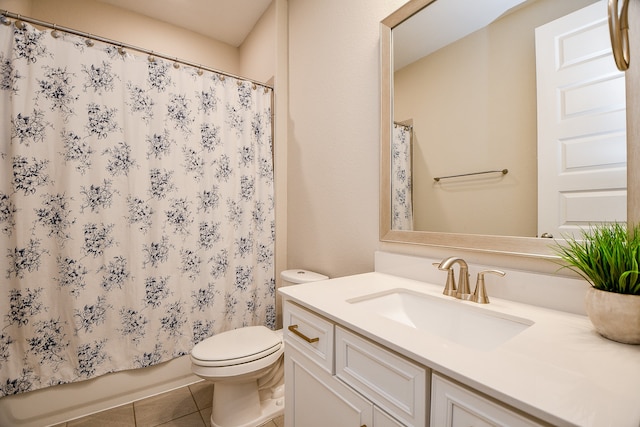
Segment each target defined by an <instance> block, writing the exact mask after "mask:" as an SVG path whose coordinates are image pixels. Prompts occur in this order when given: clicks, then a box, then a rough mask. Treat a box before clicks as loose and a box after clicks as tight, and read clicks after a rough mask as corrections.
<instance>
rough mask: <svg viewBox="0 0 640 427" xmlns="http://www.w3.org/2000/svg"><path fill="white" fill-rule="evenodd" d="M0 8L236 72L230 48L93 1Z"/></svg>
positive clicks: (9, 3)
mask: <svg viewBox="0 0 640 427" xmlns="http://www.w3.org/2000/svg"><path fill="white" fill-rule="evenodd" d="M29 3H31V7H30V8H29V7H27V5H28V4H29ZM0 9H5V10H8V11H10V12H15V13H20V14H23V15H26V16H29V17H32V18H36V19H39V20H41V21H45V22H50V23H54V24H57V25H60V26H64V27H69V28H72V29H75V30H79V31H83V32H86V33H91V34H95V35H97V36H101V37H106V38H108V39H112V40H114V41H119V42H123V43H127V44H130V45H133V46H138V47H141V48H145V49H149V50H153V51H156V52H160V53H163V54H166V55H168V56H171V57H173V56H175V57H177V58H180V59H183V60H186V61H190V62H194V63H196V64H202V65H204V66H207V67H211V68H214V69H218V70H222V71H225V72H228V73H231V74H239V72H240V54H239V51H238V49H237V48H235V47H233V46H230V45H228V44H226V43H222V42H219V41H217V40H213V39H211V38H208V37H205V36H203V35H201V34H198V33H195V32H193V31H189V30H186V29H183V28H180V27H176V26H174V25H171V24H167V23H164V22H160V21H157V20H155V19H151V18H147V17H145V16H142V15H139V14H137V13H133V12H128V11H125V10H123V9H120V8H118V7H114V6H111V5H109V4H106V3H100V2H97V1H95V0H55V1H52V0H30V1H26V2H25V1H24V0H18V1H16V0H0Z"/></svg>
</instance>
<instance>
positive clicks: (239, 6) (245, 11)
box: [98, 0, 271, 47]
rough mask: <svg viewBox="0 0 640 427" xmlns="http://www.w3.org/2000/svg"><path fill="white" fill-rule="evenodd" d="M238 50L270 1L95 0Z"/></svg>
mask: <svg viewBox="0 0 640 427" xmlns="http://www.w3.org/2000/svg"><path fill="white" fill-rule="evenodd" d="M98 1H100V2H102V3H108V4H111V5H113V6H117V7H120V8H122V9H127V10H130V11H132V12H136V13H139V14H141V15H145V16H148V17H150V18H154V19H157V20H159V21H163V22H167V23H170V24H173V25H176V26H178V27H182V28H187V29H189V30H191V31H195V32H197V33H200V34H203V35H205V36H207V37H211V38H213V39H216V40H219V41H222V42H224V43H227V44H229V45H231V46H235V47H238V46H240V45H241V44H242V42H243V41H244V39H245V38H246V37H247V35H248V34H249V33H250V32H251V30H252V29H253V27H254V26H255V24H256V22H258V20H259V19H260V17H261V16H262V14H263V13H264V12H265V11H266V10H267V8H268V7H269V5H270V4H271V0H98Z"/></svg>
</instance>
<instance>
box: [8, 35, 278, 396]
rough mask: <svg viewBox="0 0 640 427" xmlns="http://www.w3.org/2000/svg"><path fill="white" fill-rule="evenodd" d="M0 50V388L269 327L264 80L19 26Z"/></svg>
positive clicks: (22, 388)
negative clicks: (239, 329)
mask: <svg viewBox="0 0 640 427" xmlns="http://www.w3.org/2000/svg"><path fill="white" fill-rule="evenodd" d="M19 27H20V28H19ZM0 45H1V46H0V97H1V99H0V120H2V127H1V128H0V231H1V232H0V251H1V253H0V274H1V276H0V277H1V279H0V396H4V395H11V394H17V393H22V392H27V391H31V390H36V389H39V388H43V387H47V386H52V385H56V384H62V383H68V382H73V381H79V380H84V379H88V378H92V377H95V376H98V375H102V374H105V373H108V372H114V371H120V370H125V369H132V368H141V367H145V366H150V365H155V364H158V363H160V362H163V361H166V360H169V359H172V358H175V357H178V356H181V355H185V354H188V353H189V351H190V349H191V348H192V347H193V346H194V345H195V344H196V343H198V342H199V341H201V340H202V339H204V338H206V337H208V336H211V335H213V334H216V333H218V332H221V331H224V330H229V329H234V328H237V327H242V326H246V325H256V324H263V325H266V326H268V327H271V328H273V327H274V325H275V279H274V211H273V210H274V201H273V166H272V165H273V161H272V147H271V146H272V132H271V96H272V93H271V92H272V91H271V89H269V88H264V87H261V86H259V85H258V86H257V87H256V85H253V84H251V83H250V82H246V81H242V80H239V79H236V78H232V77H228V76H227V77H226V78H224V76H222V75H219V74H216V73H210V72H204V73H203V72H202V71H201V70H197V69H193V68H190V67H185V66H179V65H178V64H173V63H172V62H167V61H163V60H159V59H154V58H151V57H149V58H147V57H146V56H142V55H137V54H136V55H134V54H132V53H129V52H125V51H123V49H122V48H120V49H119V48H117V47H115V46H112V45H109V44H103V43H100V42H90V41H87V40H85V39H83V38H81V37H78V36H74V35H70V34H64V33H61V32H59V31H40V30H38V29H36V28H34V27H32V26H30V25H28V24H25V25H24V26H19V25H18V26H16V25H1V26H0Z"/></svg>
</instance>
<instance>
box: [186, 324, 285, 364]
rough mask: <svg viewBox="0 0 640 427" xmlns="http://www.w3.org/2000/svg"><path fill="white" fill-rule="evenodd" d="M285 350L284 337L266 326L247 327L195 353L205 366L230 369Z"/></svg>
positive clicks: (197, 348) (211, 340)
mask: <svg viewBox="0 0 640 427" xmlns="http://www.w3.org/2000/svg"><path fill="white" fill-rule="evenodd" d="M280 347H282V337H281V336H280V335H279V334H277V333H275V332H274V331H272V330H271V329H269V328H267V327H265V326H247V327H244V328H238V329H234V330H231V331H226V332H222V333H220V334H217V335H214V336H212V337H209V338H207V339H205V340H203V341H201V342H199V343H198V344H196V345H195V346H194V347H193V349H192V350H191V357H192V359H196V360H197V363H198V364H201V365H203V366H228V365H237V364H240V363H247V362H251V361H253V360H257V359H260V358H262V357H265V356H268V355H269V354H271V353H273V352H275V351H277V350H279V349H280Z"/></svg>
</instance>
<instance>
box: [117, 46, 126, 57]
mask: <svg viewBox="0 0 640 427" xmlns="http://www.w3.org/2000/svg"><path fill="white" fill-rule="evenodd" d="M118 53H119V54H120V55H124V54H126V53H127V52H126V51H125V50H124V45H122V44H121V45H120V47H119V48H118Z"/></svg>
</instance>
